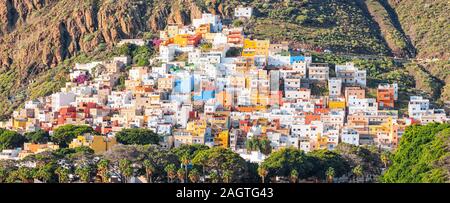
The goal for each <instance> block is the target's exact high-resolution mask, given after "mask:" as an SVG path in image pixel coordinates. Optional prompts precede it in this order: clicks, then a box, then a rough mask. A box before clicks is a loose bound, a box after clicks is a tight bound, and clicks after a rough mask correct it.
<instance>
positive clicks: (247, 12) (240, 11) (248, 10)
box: [234, 6, 253, 18]
mask: <svg viewBox="0 0 450 203" xmlns="http://www.w3.org/2000/svg"><path fill="white" fill-rule="evenodd" d="M252 12H253V8H252V7H242V6H239V7H237V8H235V9H234V17H236V18H240V17H244V18H250V17H252Z"/></svg>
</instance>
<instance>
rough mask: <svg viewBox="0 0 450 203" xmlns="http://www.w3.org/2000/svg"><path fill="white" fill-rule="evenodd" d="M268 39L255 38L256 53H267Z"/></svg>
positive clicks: (265, 54)
mask: <svg viewBox="0 0 450 203" xmlns="http://www.w3.org/2000/svg"><path fill="white" fill-rule="evenodd" d="M269 48H270V41H269V40H256V50H255V51H256V55H263V56H267V55H269Z"/></svg>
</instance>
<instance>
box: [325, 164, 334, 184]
mask: <svg viewBox="0 0 450 203" xmlns="http://www.w3.org/2000/svg"><path fill="white" fill-rule="evenodd" d="M334 175H335V174H334V168H333V167H328V169H327V172H326V176H327V179H328V182H329V183H332V182H333V179H334Z"/></svg>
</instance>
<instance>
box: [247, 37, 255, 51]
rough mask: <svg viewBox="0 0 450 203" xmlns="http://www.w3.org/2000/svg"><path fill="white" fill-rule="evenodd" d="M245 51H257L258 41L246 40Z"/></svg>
mask: <svg viewBox="0 0 450 203" xmlns="http://www.w3.org/2000/svg"><path fill="white" fill-rule="evenodd" d="M244 49H256V41H255V40H251V39H244Z"/></svg>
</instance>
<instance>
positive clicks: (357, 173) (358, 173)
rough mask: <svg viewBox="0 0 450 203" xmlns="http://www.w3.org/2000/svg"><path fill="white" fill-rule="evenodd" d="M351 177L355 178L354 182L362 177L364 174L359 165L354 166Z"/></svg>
mask: <svg viewBox="0 0 450 203" xmlns="http://www.w3.org/2000/svg"><path fill="white" fill-rule="evenodd" d="M352 172H353V175H354V176H355V180H357V179H358V177H361V176H363V174H364V172H363V168H362V166H361V165H358V166H356V167H355V168H353V169H352Z"/></svg>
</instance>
